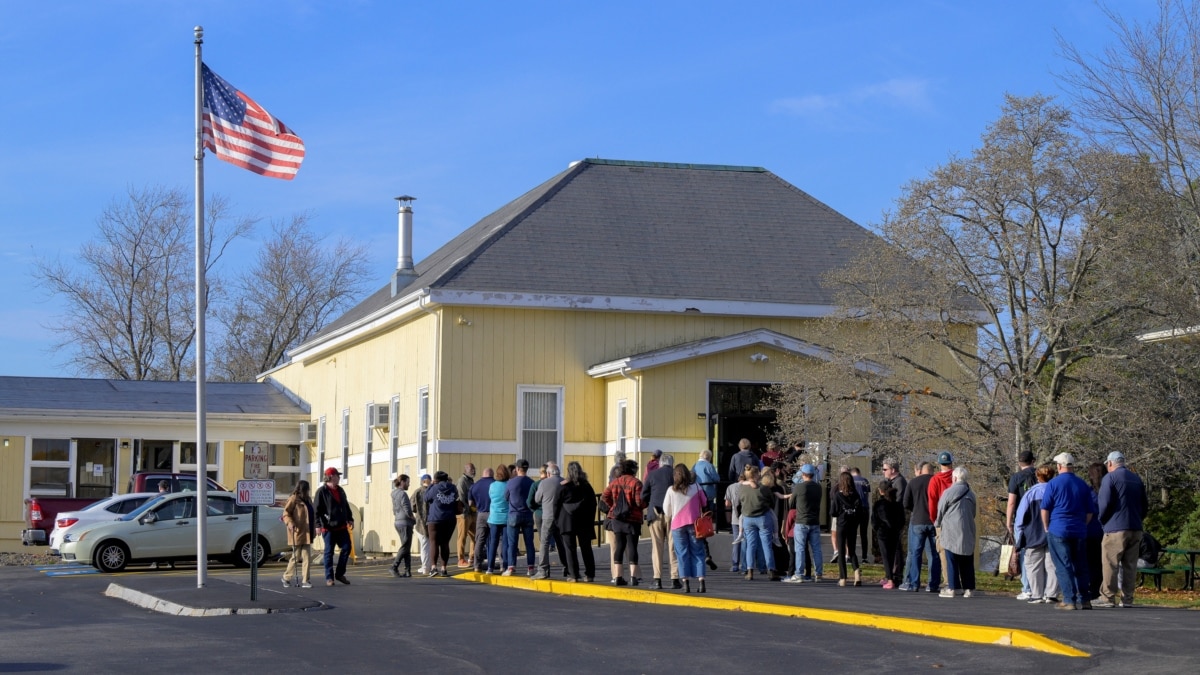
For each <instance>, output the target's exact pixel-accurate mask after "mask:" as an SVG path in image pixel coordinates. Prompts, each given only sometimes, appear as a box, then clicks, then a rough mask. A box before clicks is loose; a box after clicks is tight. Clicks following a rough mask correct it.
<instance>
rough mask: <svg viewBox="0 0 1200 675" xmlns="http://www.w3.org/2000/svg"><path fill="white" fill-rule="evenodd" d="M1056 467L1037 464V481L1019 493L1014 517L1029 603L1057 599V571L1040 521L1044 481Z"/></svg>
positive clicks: (1050, 476) (1017, 546)
mask: <svg viewBox="0 0 1200 675" xmlns="http://www.w3.org/2000/svg"><path fill="white" fill-rule="evenodd" d="M1056 473H1057V471H1056V470H1055V468H1054V466H1053V465H1051V464H1043V465H1042V466H1039V467H1038V468H1037V473H1036V476H1037V484H1036V485H1034V486H1033V487H1030V488H1029V489H1028V490H1026V491H1025V494H1024V495H1022V496H1021V501H1020V502H1019V503H1018V504H1017V512H1016V515H1015V516H1014V518H1013V534H1014V536H1015V537H1016V539H1015V541H1016V548H1017V550H1018V551H1024V552H1025V578H1026V579H1028V580H1029V600H1028V602H1029V604H1031V605H1036V604H1049V603H1052V602H1055V601H1056V600H1057V599H1058V575H1057V574H1055V573H1054V562H1053V561H1051V560H1050V548H1049V547H1050V542H1049V540H1048V539H1046V528H1045V527H1044V526H1043V525H1042V496H1043V495H1045V493H1046V483H1049V482H1050V480H1051V479H1052V478H1054V476H1055V474H1056Z"/></svg>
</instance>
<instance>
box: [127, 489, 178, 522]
mask: <svg viewBox="0 0 1200 675" xmlns="http://www.w3.org/2000/svg"><path fill="white" fill-rule="evenodd" d="M167 496H168V495H159V496H157V497H155V498H153V499H149V500H147V501H146V503H145V504H142V505H141V506H139V507H137V508H136V509H134V510H133V511H130V512H129V515H126V516H121V517H120V518H118V519H117V520H137V519H138V518H139V517H141V515H142V514H143V513H145V512H146V511H149V510H150V509H152V508H154V507H155V505H157V504H161V503H162V501H163V500H164V499H166V498H167Z"/></svg>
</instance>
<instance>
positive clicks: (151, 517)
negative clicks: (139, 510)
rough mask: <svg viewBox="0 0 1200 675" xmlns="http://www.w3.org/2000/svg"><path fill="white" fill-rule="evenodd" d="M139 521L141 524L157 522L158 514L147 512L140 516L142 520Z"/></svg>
mask: <svg viewBox="0 0 1200 675" xmlns="http://www.w3.org/2000/svg"><path fill="white" fill-rule="evenodd" d="M141 522H142V524H143V525H149V524H151V523H157V522H158V514H157V513H155V512H153V511H151V512H150V513H147V514H146V515H144V516H142V521H141Z"/></svg>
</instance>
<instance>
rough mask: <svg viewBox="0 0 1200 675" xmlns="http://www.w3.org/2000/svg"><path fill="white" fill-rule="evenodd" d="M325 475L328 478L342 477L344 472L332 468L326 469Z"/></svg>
mask: <svg viewBox="0 0 1200 675" xmlns="http://www.w3.org/2000/svg"><path fill="white" fill-rule="evenodd" d="M325 475H326V476H340V475H342V472H341V471H338V470H337V469H336V468H335V467H332V466H331V467H329V468H328V469H325Z"/></svg>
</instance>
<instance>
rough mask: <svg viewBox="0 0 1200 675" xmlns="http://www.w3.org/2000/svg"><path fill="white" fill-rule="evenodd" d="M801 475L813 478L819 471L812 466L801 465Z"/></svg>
mask: <svg viewBox="0 0 1200 675" xmlns="http://www.w3.org/2000/svg"><path fill="white" fill-rule="evenodd" d="M800 473H802V474H806V475H809V476H812V475H815V474H816V473H817V470H816V469H815V468H814V467H813V465H812V464H801V465H800Z"/></svg>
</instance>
